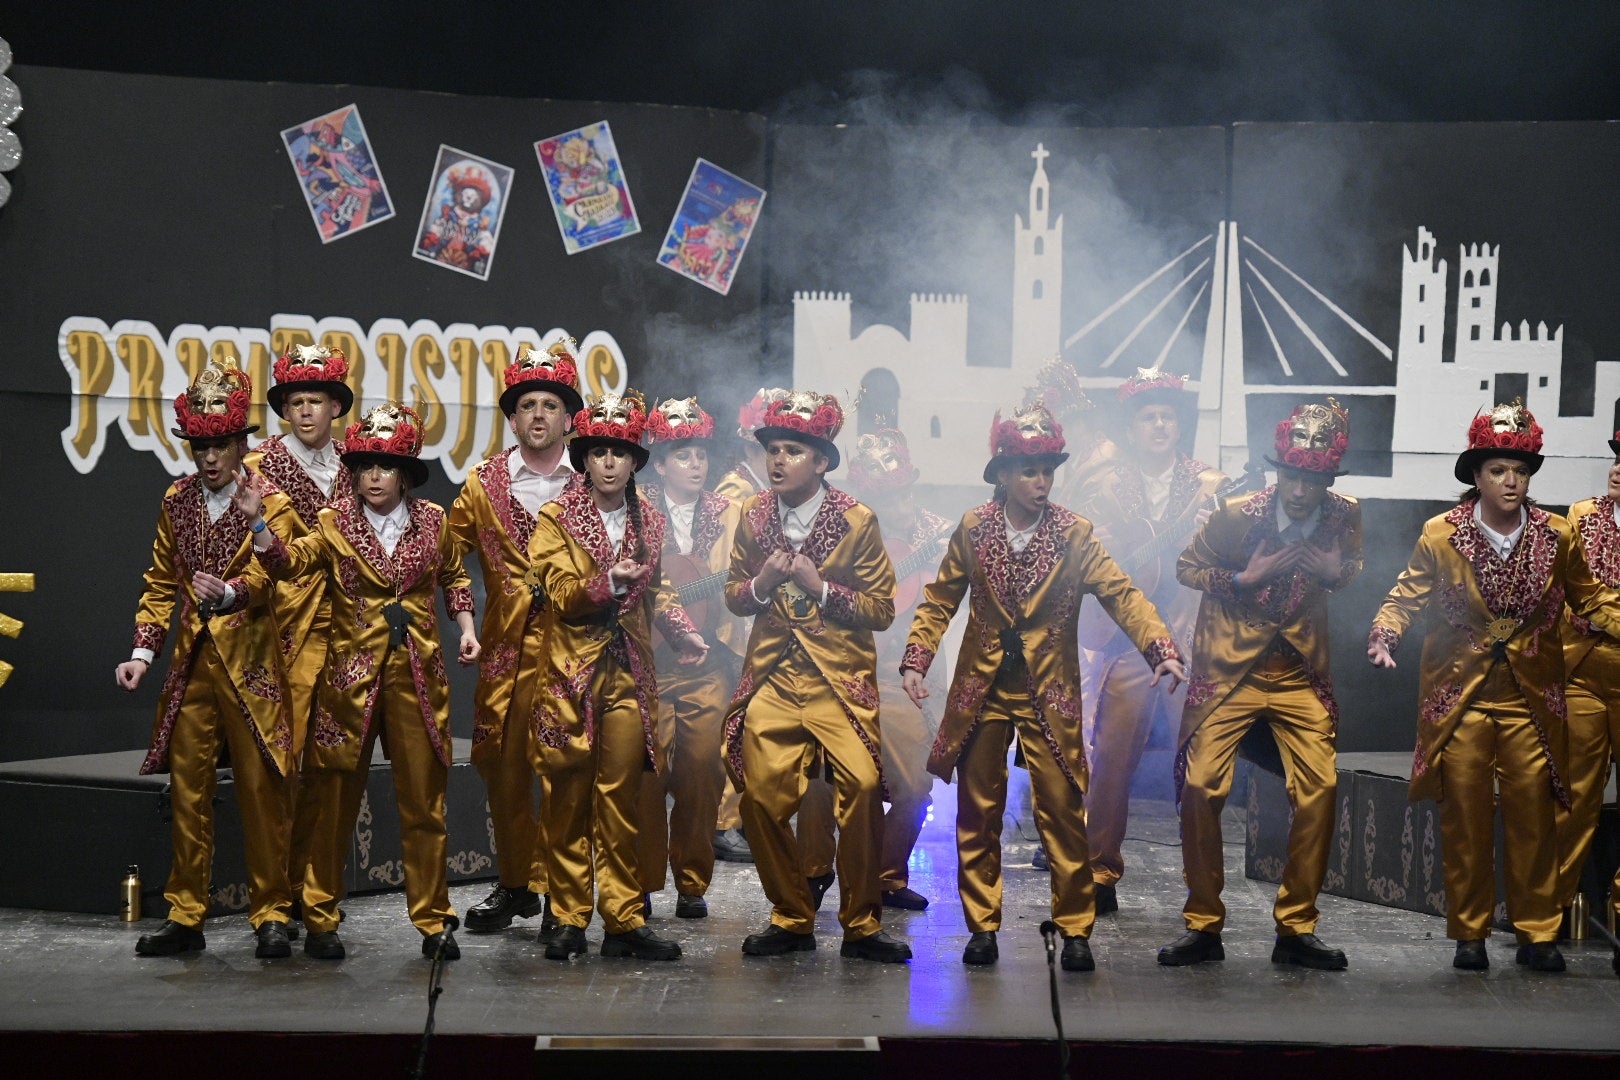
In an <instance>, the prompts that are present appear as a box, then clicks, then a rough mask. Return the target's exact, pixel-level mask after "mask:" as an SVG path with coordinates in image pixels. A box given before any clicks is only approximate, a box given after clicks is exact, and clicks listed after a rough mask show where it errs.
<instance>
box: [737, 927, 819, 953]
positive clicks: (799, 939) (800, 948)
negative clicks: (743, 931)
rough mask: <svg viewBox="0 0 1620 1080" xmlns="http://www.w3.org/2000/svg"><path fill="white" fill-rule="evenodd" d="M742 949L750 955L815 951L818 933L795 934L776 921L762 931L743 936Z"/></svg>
mask: <svg viewBox="0 0 1620 1080" xmlns="http://www.w3.org/2000/svg"><path fill="white" fill-rule="evenodd" d="M742 951H743V952H744V953H745V954H747V955H749V956H782V955H784V954H786V953H790V952H815V951H816V935H814V934H795V933H794V932H793V931H791V930H784V929H783V928H782V927H780V926H777V925H776V924H775V923H772V924H771V925H769V926H767V927H766V928H765V930H764V931H763V932H762V933H758V934H749V935H748V936H747V937H745V938H743V944H742Z"/></svg>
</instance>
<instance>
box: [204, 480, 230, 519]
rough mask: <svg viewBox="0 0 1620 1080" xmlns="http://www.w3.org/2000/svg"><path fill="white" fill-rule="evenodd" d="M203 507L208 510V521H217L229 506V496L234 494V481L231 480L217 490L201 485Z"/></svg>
mask: <svg viewBox="0 0 1620 1080" xmlns="http://www.w3.org/2000/svg"><path fill="white" fill-rule="evenodd" d="M202 491H203V508H204V509H205V510H207V511H208V520H209V522H215V521H218V520H219V519H220V518H222V517H224V516H225V511H227V510H229V509H230V508H231V496H232V495H235V494H236V481H235V480H232V481H231V482H230V483H228V484H226V485H225V486H224V487H222V488H220V489H219V490H218V491H210V490H209V489H208V487H207V485H204V486H203V489H202Z"/></svg>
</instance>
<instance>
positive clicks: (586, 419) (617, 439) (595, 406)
mask: <svg viewBox="0 0 1620 1080" xmlns="http://www.w3.org/2000/svg"><path fill="white" fill-rule="evenodd" d="M646 429H647V402H646V399H645V398H643V397H642V396H641V394H640V392H639V391H636V390H628V389H627V390H625V392H624V393H623V394H603V395H602V396H601V397H599V398H597V399H596V400H595V401H594V402H592V404H591V405H590V406H589V407H588V408H584V409H581V410H579V412H577V413H575V414H574V437H573V438H572V439H570V440H569V441H568V460H569V461H570V462H572V463H573V466H574V469H575V470H576V471H579V472H583V471H584V470H585V454H586V451H588V450H590V449H591V447H593V446H617V447H621V448H623V449H625V450H628V451H629V452H630V455H631V456H632V457H633V458H635V461H636V468H637V469H643V468H645V467H646V465H647V459H648V458H649V457H650V456H651V454H650V453H649V452H648V450H647V448H646V447H645V446H642V445H641V436H642V433H643V432H644V431H646Z"/></svg>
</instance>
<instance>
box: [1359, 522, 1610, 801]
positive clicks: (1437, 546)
mask: <svg viewBox="0 0 1620 1080" xmlns="http://www.w3.org/2000/svg"><path fill="white" fill-rule="evenodd" d="M1526 511H1527V517H1528V520H1527V521H1526V522H1525V526H1524V534H1523V535H1522V536H1520V537H1519V542H1518V543H1517V544H1515V545H1514V548H1513V553H1512V555H1511V556H1510V557H1509V558H1508V559H1507V561H1505V562H1504V561H1503V560H1502V559H1500V558H1498V557H1497V556H1496V553H1495V552H1493V551H1492V550H1491V546H1490V542H1489V541H1488V540H1487V539H1486V538H1485V534H1484V533H1483V532H1482V531H1481V530H1480V527H1479V524H1478V523H1477V522H1476V521H1475V520H1474V500H1473V499H1470V500H1468V501H1467V502H1464V503H1462V504H1461V505H1460V506H1457V507H1454V508H1453V509H1451V510H1448V511H1447V512H1446V513H1444V514H1441V515H1439V516H1437V517H1432V518H1430V519H1429V520H1428V521H1427V522H1425V523H1424V525H1423V533H1422V534H1421V535H1420V536H1419V537H1418V542H1417V546H1416V547H1414V548H1413V549H1412V558H1411V561H1410V562H1409V563H1408V564H1407V567H1406V569H1405V570H1403V571H1401V576H1400V578H1399V579H1397V580H1396V582H1395V587H1394V588H1392V589H1391V590H1390V591H1389V595H1388V596H1387V597H1385V599H1384V604H1383V606H1382V607H1380V608H1379V609H1378V615H1377V616H1376V617H1375V618H1374V619H1373V627H1372V632H1371V634H1370V635H1369V640H1375V641H1382V642H1383V643H1384V644H1385V645H1386V646H1387V647H1388V649H1389V651H1390V652H1391V653H1392V654H1393V653H1394V651H1395V649H1396V648H1397V647H1398V646H1399V645H1400V641H1401V637H1402V635H1404V634H1405V633H1406V631H1407V630H1408V628H1410V627H1411V625H1412V623H1413V622H1414V621H1416V620H1417V619H1418V618H1419V617H1422V618H1423V619H1424V627H1425V631H1426V632H1425V636H1424V640H1423V659H1422V670H1421V672H1420V675H1419V692H1420V698H1419V700H1420V704H1419V706H1418V732H1417V750H1416V753H1415V755H1414V757H1413V762H1412V785H1411V790H1410V794H1411V798H1412V799H1413V800H1418V799H1438V798H1440V796H1441V777H1440V775H1439V770H1438V769H1436V768H1435V766H1436V765H1437V764H1438V763H1439V761H1440V755H1441V753H1442V752H1444V750H1445V747H1446V742H1447V740H1449V739H1450V738H1451V733H1452V732H1453V731H1455V730H1456V728H1457V725H1458V723H1459V722H1461V720H1462V716H1463V713H1464V712H1465V711H1467V708H1468V704H1469V702H1470V701H1471V700H1472V699H1473V697H1474V694H1475V693H1477V692H1478V690H1479V688H1480V686H1481V684H1482V683H1484V681H1485V677H1486V675H1487V674H1489V672H1490V669H1491V664H1492V661H1493V659H1494V657H1495V653H1496V648H1495V642H1497V641H1498V640H1499V639H1500V638H1501V637H1503V636H1504V635H1505V640H1506V644H1505V646H1503V649H1504V651H1505V655H1506V657H1507V662H1508V666H1509V668H1510V670H1511V671H1512V674H1513V679H1514V681H1515V682H1517V683H1518V685H1519V688H1520V689H1521V690H1522V691H1523V692H1524V702H1525V706H1526V707H1527V708H1528V709H1529V710H1530V716H1531V719H1532V721H1533V722H1534V723H1535V726H1536V732H1537V734H1538V735H1539V736H1540V738H1541V745H1542V748H1543V751H1544V753H1545V754H1546V755H1547V762H1548V765H1549V766H1550V772H1551V775H1552V786H1553V794H1554V796H1555V797H1556V798H1557V799H1558V801H1559V803H1560V804H1561V805H1563V806H1564V807H1566V808H1567V807H1568V806H1569V793H1568V792H1567V791H1566V790H1565V787H1564V780H1563V775H1562V767H1563V764H1564V752H1565V749H1566V738H1567V734H1568V732H1567V729H1566V728H1565V708H1564V651H1563V641H1562V632H1561V630H1560V623H1561V622H1562V618H1563V613H1564V606H1565V604H1566V603H1567V604H1568V605H1569V607H1570V609H1571V610H1572V611H1573V612H1574V613H1575V614H1576V615H1579V616H1581V617H1583V618H1585V619H1588V620H1590V621H1591V623H1592V624H1593V625H1594V626H1595V627H1596V628H1597V629H1599V630H1601V631H1602V632H1604V633H1607V634H1611V635H1614V636H1617V637H1620V596H1617V595H1616V594H1615V593H1613V592H1611V591H1610V590H1608V589H1605V588H1604V587H1603V586H1601V585H1600V584H1599V583H1598V582H1597V581H1595V580H1594V579H1593V578H1592V574H1591V571H1590V570H1589V569H1588V568H1587V566H1586V563H1585V561H1584V560H1583V559H1582V558H1581V555H1580V552H1579V551H1577V550H1576V549H1575V546H1574V542H1573V537H1572V530H1571V528H1570V524H1569V522H1568V521H1567V520H1565V519H1564V518H1562V517H1559V516H1558V515H1557V514H1550V513H1548V512H1547V511H1545V510H1543V509H1541V508H1540V507H1539V506H1528V507H1527V508H1526Z"/></svg>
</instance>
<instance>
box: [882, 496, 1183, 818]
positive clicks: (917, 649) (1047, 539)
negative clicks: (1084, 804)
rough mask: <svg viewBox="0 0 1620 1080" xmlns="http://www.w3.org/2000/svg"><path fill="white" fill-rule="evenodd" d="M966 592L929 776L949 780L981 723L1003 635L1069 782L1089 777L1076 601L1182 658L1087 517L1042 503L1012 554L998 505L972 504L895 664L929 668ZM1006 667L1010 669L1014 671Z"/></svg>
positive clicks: (1144, 648)
mask: <svg viewBox="0 0 1620 1080" xmlns="http://www.w3.org/2000/svg"><path fill="white" fill-rule="evenodd" d="M964 594H968V625H967V632H966V634H965V635H964V636H963V639H962V652H961V654H960V655H959V656H958V657H957V662H956V676H955V678H954V679H953V680H952V682H951V690H950V694H949V696H948V697H947V698H946V702H945V715H944V719H943V720H942V721H941V723H940V727H939V734H938V735H937V736H935V738H934V746H933V749H932V751H931V752H930V754H929V757H928V771H929V772H931V773H933V774H934V775H936V776H939V777H942V778H944V779H946V780H949V779H950V778H951V774H952V772H953V771H954V770H955V768H956V762H957V759H958V758H959V757H961V755H962V750H963V748H964V747H965V746H966V745H967V742H968V740H969V739H970V738H971V737H972V735H973V732H974V731H975V729H977V727H978V725H979V715H980V713H981V712H982V711H983V707H984V700H985V697H986V695H988V694H989V692H990V688H991V686H992V684H994V683H995V681H996V678H997V673H998V672H999V670H1000V669H1001V666H1002V663H1003V656H1004V653H1005V650H1006V649H1007V648H1009V647H1011V638H1010V635H1011V634H1016V635H1017V637H1018V638H1019V639H1021V642H1022V649H1023V654H1024V658H1025V664H1024V670H1025V671H1026V672H1027V678H1028V687H1029V698H1030V702H1031V705H1032V707H1033V709H1034V713H1035V715H1034V717H1033V719H1034V720H1035V723H1036V724H1037V725H1039V727H1040V729H1041V733H1042V735H1043V736H1044V738H1045V742H1046V745H1047V748H1048V749H1049V750H1050V751H1051V753H1052V756H1053V757H1054V758H1055V759H1056V760H1057V762H1058V764H1059V765H1060V766H1061V767H1062V769H1063V773H1064V775H1065V776H1066V777H1068V779H1069V782H1070V783H1071V784H1073V785H1074V787H1075V788H1076V789H1077V790H1079V791H1082V792H1083V791H1085V789H1086V784H1087V781H1088V778H1089V770H1088V766H1087V764H1086V748H1085V737H1084V736H1083V734H1082V732H1081V726H1082V710H1081V706H1080V647H1079V641H1078V638H1077V636H1076V620H1077V619H1078V618H1079V614H1080V602H1081V600H1082V599H1083V598H1085V597H1086V596H1088V595H1089V596H1094V597H1096V598H1097V600H1098V601H1099V602H1100V603H1101V604H1102V606H1103V607H1104V608H1105V609H1106V610H1107V611H1108V614H1109V615H1110V616H1112V617H1113V619H1114V620H1115V621H1116V622H1118V623H1119V624H1120V626H1121V628H1123V629H1124V631H1125V633H1126V635H1127V636H1128V637H1129V638H1130V640H1131V641H1132V642H1134V643H1135V644H1136V647H1137V649H1138V650H1139V651H1140V652H1141V653H1142V655H1143V657H1145V658H1146V660H1147V662H1148V664H1149V666H1151V667H1157V666H1158V665H1159V664H1160V663H1161V662H1163V661H1164V660H1168V659H1180V653H1179V652H1178V651H1177V649H1176V645H1175V642H1174V641H1172V640H1171V638H1170V631H1169V630H1168V629H1167V628H1166V627H1165V625H1164V620H1163V619H1161V618H1159V613H1158V611H1157V610H1155V608H1154V607H1153V604H1152V603H1151V602H1149V601H1148V599H1147V597H1145V596H1143V595H1142V592H1141V590H1140V589H1138V588H1137V587H1136V586H1134V585H1132V584H1131V579H1130V578H1128V577H1126V576H1125V574H1124V573H1123V572H1122V571H1121V570H1120V569H1119V567H1118V566H1117V565H1115V563H1114V560H1113V559H1111V558H1110V557H1109V555H1108V552H1106V551H1105V550H1103V546H1102V544H1101V543H1100V542H1098V540H1097V538H1096V537H1095V536H1094V535H1093V534H1092V530H1091V522H1089V521H1087V520H1086V519H1085V518H1083V517H1081V516H1080V515H1078V514H1076V513H1074V512H1073V511H1072V510H1066V509H1064V508H1063V507H1061V506H1057V505H1055V504H1048V505H1047V507H1046V512H1045V514H1043V515H1042V517H1041V522H1040V525H1039V526H1038V527H1037V528H1036V530H1035V535H1034V536H1033V537H1032V538H1031V539H1030V541H1029V544H1028V546H1026V547H1025V548H1024V550H1023V551H1022V552H1018V553H1014V552H1013V550H1012V546H1011V545H1010V544H1009V543H1008V542H1007V517H1006V513H1005V510H1004V509H1003V507H1002V505H1001V504H1000V503H999V502H995V501H991V502H987V503H985V504H984V505H983V506H980V507H977V508H975V509H973V510H969V511H968V512H967V514H965V515H964V516H963V518H962V521H961V523H960V524H958V525H957V527H956V531H955V533H953V534H952V535H951V542H950V545H949V547H948V548H947V549H946V551H945V558H944V561H943V562H941V563H940V566H939V576H938V577H937V578H936V579H935V580H934V583H933V584H932V585H929V586H928V587H927V588H926V589H924V590H923V600H922V603H920V604H918V605H917V615H916V617H915V618H914V619H913V620H912V623H911V636H910V638H909V639H908V641H907V643H906V652H905V657H904V659H903V660H902V661H901V667H902V668H910V669H912V670H914V671H917V672H920V673H921V674H924V675H926V674H927V673H928V669H929V667H930V666H932V664H933V662H934V659H935V656H936V655H937V653H938V651H939V646H940V642H941V641H942V640H943V639H944V637H945V630H946V627H948V626H949V625H950V621H951V617H952V616H953V615H955V614H956V609H957V608H958V607H959V606H960V605H961V603H962V597H963V595H964ZM1014 670H1017V669H1016V668H1015V669H1014Z"/></svg>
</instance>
